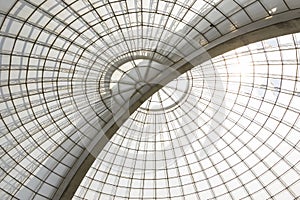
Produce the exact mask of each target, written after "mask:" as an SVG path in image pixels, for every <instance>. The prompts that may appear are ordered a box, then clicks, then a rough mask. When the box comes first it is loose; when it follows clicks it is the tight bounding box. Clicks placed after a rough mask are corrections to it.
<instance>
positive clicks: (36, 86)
mask: <svg viewBox="0 0 300 200" xmlns="http://www.w3.org/2000/svg"><path fill="white" fill-rule="evenodd" d="M0 5H1V6H0V46H1V48H0V49H1V50H0V64H1V71H0V73H1V90H0V91H1V99H0V113H1V120H0V132H1V135H0V145H1V148H0V156H1V160H0V162H1V169H0V196H1V197H2V198H3V199H11V198H14V197H15V198H22V199H33V198H36V199H51V198H52V197H53V195H54V194H55V192H56V191H57V189H58V188H59V187H60V185H61V183H62V181H63V180H64V179H65V178H66V176H67V174H68V172H69V171H70V170H71V169H72V167H73V164H74V162H75V161H76V160H77V159H78V158H79V157H80V155H81V154H82V152H83V150H84V149H85V145H84V143H83V142H82V138H83V137H88V135H87V133H92V132H97V131H99V127H100V128H101V127H104V126H105V125H106V124H107V123H108V122H109V121H110V120H111V118H110V117H109V113H110V112H111V108H110V106H109V105H107V104H106V103H105V102H106V101H107V99H109V98H110V97H111V95H110V92H109V89H110V84H111V82H113V80H112V75H113V74H114V73H115V71H118V72H120V73H125V72H126V70H125V71H124V70H123V69H120V68H119V67H120V66H121V63H123V62H125V61H126V62H127V61H131V60H134V59H137V58H147V59H150V60H158V61H160V62H163V63H175V62H176V61H177V60H176V59H175V57H173V56H172V55H173V54H172V52H173V50H174V48H175V47H176V46H178V43H180V41H182V40H183V39H184V38H185V37H188V38H192V39H193V40H197V41H200V43H201V44H202V45H205V44H208V43H210V42H212V41H215V40H216V39H217V38H220V37H222V36H223V35H226V34H227V33H230V32H233V31H235V30H236V29H237V28H240V27H243V26H246V25H247V24H250V23H252V22H255V21H258V20H260V19H264V18H265V17H269V16H272V15H276V14H279V13H283V12H287V11H290V10H294V9H297V8H299V7H300V4H299V1H296V0H273V1H272V3H270V2H269V1H267V0H261V1H255V0H251V1H248V0H247V1H245V0H232V1H228V0H224V1H220V0H205V1H199V0H197V1H196V0H186V1H183V0H177V1H167V0H165V1H164V0H135V1H133V0H132V1H116V0H115V1H114V0H111V1H108V0H80V1H75V0H45V1H38V0H18V1H16V0H9V1H7V0H0ZM200 74H201V73H200ZM189 76H191V75H189ZM117 77H118V76H117ZM187 77H188V76H187ZM169 87H171V88H173V86H172V85H171V86H169ZM177 89H180V88H177ZM166 90H169V89H164V90H162V92H161V93H162V94H160V95H159V96H162V95H163V94H166V95H167V96H170V95H171V93H168V92H164V91H166ZM171 91H172V90H171ZM177 91H178V90H177ZM153 98H154V97H153ZM151 102H153V100H151ZM146 107H147V106H146ZM127 126H128V125H127ZM90 139H91V137H90Z"/></svg>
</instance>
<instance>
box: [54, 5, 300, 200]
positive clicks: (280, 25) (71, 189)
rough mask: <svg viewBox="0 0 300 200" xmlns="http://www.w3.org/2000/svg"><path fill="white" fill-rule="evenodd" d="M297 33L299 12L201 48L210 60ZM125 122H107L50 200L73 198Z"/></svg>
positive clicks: (181, 67)
mask: <svg viewBox="0 0 300 200" xmlns="http://www.w3.org/2000/svg"><path fill="white" fill-rule="evenodd" d="M297 32H300V10H299V9H298V10H293V11H290V12H286V13H282V14H278V15H276V16H273V17H269V18H266V19H263V20H261V21H258V22H255V23H252V24H250V25H247V26H245V27H242V28H241V29H238V30H236V31H235V32H231V33H229V34H227V35H225V36H223V37H221V38H219V39H217V40H215V41H213V42H211V43H209V44H208V45H206V46H205V47H204V48H205V49H206V51H207V52H208V54H209V55H210V56H211V57H212V58H213V57H216V56H218V55H221V54H223V53H225V52H228V51H230V50H233V49H235V48H238V47H242V46H245V45H248V44H250V43H253V42H257V41H261V40H265V39H269V38H273V37H277V36H281V35H285V34H292V33H297ZM207 52H206V54H207ZM208 59H209V58H208V57H207V56H203V57H202V55H199V56H198V57H197V58H196V59H195V60H193V62H192V63H194V65H191V64H190V63H189V64H184V65H180V64H179V65H178V68H176V69H177V71H178V72H179V73H180V74H183V73H185V72H187V71H188V70H190V69H192V68H193V67H194V66H195V64H201V63H203V62H205V61H207V60H208ZM177 76H178V73H173V74H169V76H167V77H165V79H164V82H163V84H167V83H168V82H169V81H171V80H173V79H174V78H176V77H177ZM163 84H162V83H160V85H155V86H153V87H151V88H150V89H149V90H148V91H147V92H145V93H144V94H143V96H142V97H141V98H139V99H137V100H136V101H135V102H132V103H131V106H130V108H129V112H130V113H133V112H134V111H135V110H136V109H137V108H139V106H140V105H141V104H142V103H143V102H144V101H145V100H147V99H148V98H149V97H150V96H151V95H153V94H154V93H155V92H157V91H158V90H159V89H160V88H162V87H163ZM126 119H127V118H122V117H121V118H120V119H119V121H114V120H110V122H109V123H108V124H107V127H109V128H108V129H107V130H106V131H105V135H104V136H102V137H101V138H98V139H97V140H95V141H93V142H94V143H93V148H92V150H91V151H88V150H85V151H84V152H83V153H82V155H81V157H80V158H79V159H78V160H77V162H76V163H75V165H74V166H73V168H72V169H71V170H70V172H69V173H68V175H67V177H66V179H65V180H64V181H63V183H62V184H61V186H60V188H59V189H58V191H57V192H56V194H55V196H54V199H71V198H72V197H73V195H74V193H75V192H76V190H77V188H78V187H79V185H80V183H81V181H82V179H83V178H84V177H85V175H86V173H87V171H88V170H89V169H90V167H91V165H92V164H93V162H94V161H95V159H96V158H95V156H94V155H98V154H99V153H100V152H101V150H102V149H103V148H104V146H105V145H106V144H107V142H108V141H109V139H110V138H111V137H112V136H113V135H114V134H115V133H116V131H117V130H118V129H119V126H118V125H117V124H122V123H123V122H125V120H126Z"/></svg>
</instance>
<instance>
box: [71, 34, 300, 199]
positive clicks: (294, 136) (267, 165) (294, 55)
mask: <svg viewBox="0 0 300 200" xmlns="http://www.w3.org/2000/svg"><path fill="white" fill-rule="evenodd" d="M299 47H300V34H294V35H286V36H281V37H278V38H273V39H269V40H265V41H262V42H257V43H254V44H250V45H248V46H245V47H241V48H238V49H236V50H233V51H230V52H228V53H225V54H223V55H221V56H218V57H216V58H214V59H212V61H211V62H206V63H204V64H202V65H200V66H197V67H195V68H194V69H192V70H191V71H190V72H188V73H187V74H183V75H182V76H180V77H179V78H178V79H176V80H174V81H173V82H170V83H169V84H168V85H167V86H166V87H164V88H163V89H162V90H160V91H158V92H157V93H155V94H154V95H153V96H152V97H150V98H149V99H148V100H147V101H146V102H145V103H144V104H143V105H142V106H141V107H140V108H139V109H138V110H136V111H135V112H134V113H133V114H132V115H131V116H130V118H129V119H128V120H127V121H126V122H125V123H124V125H123V126H122V127H121V128H120V129H119V130H118V131H117V133H116V134H115V135H114V136H113V138H112V139H111V140H110V141H109V143H108V144H107V145H106V146H105V149H104V150H103V151H102V152H101V153H100V155H99V156H98V158H97V160H96V161H95V162H94V164H93V165H92V167H91V168H90V170H89V172H88V173H87V175H86V177H85V178H84V180H83V181H82V183H81V185H80V187H79V188H78V190H77V192H76V194H75V197H74V198H73V199H170V198H171V199H183V198H184V199H278V200H281V199H286V200H288V199H297V198H299V197H300V192H299V188H300V181H299V180H300V179H299V178H300V159H299V158H300V144H299V141H300V137H299V132H300V121H299V119H300V117H299V113H300V107H299V101H300V81H299V76H300V71H299V70H300V68H299V61H300V57H299V55H300V50H299ZM207 67H209V68H211V67H213V68H214V70H216V71H218V73H219V76H220V77H221V78H220V81H222V83H223V85H224V88H223V89H224V90H225V95H224V100H223V103H222V107H223V108H224V112H225V116H226V117H224V118H222V120H223V121H222V122H221V123H219V125H218V126H220V127H221V129H219V130H220V132H219V133H218V136H219V137H218V138H217V139H216V140H214V141H212V142H210V143H208V142H207V140H206V139H207V138H209V134H210V131H211V130H210V129H208V128H207V127H209V124H210V123H211V121H213V120H216V118H215V117H214V115H213V114H212V113H213V112H211V111H212V110H213V108H214V107H215V106H214V105H213V104H214V101H212V100H211V97H212V95H213V94H212V93H213V92H214V91H213V90H216V89H218V88H216V87H215V86H214V85H213V86H211V87H208V86H209V83H205V82H206V80H207V78H206V77H207V76H208V75H209V74H205V75H206V76H204V73H203V72H204V71H205V70H204V69H205V68H207ZM211 75H213V74H211ZM183 80H185V81H186V80H189V82H186V83H185V84H181V85H188V86H189V87H190V90H188V91H187V90H182V88H178V87H176V85H177V83H178V82H181V83H183ZM171 88H172V90H170V89H171ZM168 90H169V91H173V90H174V92H170V93H168V92H166V91H168ZM180 91H186V95H187V97H186V99H183V100H181V101H179V102H177V103H176V104H174V105H173V106H171V108H166V104H167V105H170V104H169V102H170V101H171V102H172V101H173V102H175V99H174V96H176V95H174V94H176V92H180ZM163 96H167V97H166V98H163ZM175 98H176V97H175ZM158 104H160V106H159V105H158ZM171 105H172V104H171ZM153 108H161V109H156V110H155V109H153ZM191 124H193V125H191ZM210 146H211V147H210ZM209 147H210V148H209Z"/></svg>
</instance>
